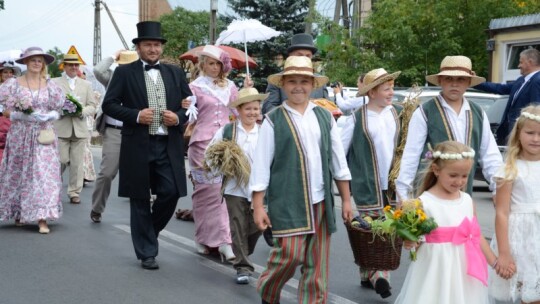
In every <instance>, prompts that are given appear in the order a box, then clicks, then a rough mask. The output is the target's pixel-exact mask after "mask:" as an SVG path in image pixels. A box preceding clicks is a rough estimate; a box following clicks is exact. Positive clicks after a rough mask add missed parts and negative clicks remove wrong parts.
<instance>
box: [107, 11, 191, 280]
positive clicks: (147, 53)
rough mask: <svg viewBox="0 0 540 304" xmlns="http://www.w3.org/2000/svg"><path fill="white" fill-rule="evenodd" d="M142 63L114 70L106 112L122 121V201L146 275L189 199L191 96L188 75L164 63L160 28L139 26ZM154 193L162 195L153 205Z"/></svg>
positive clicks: (155, 24)
mask: <svg viewBox="0 0 540 304" xmlns="http://www.w3.org/2000/svg"><path fill="white" fill-rule="evenodd" d="M137 32H138V35H139V36H138V37H137V38H135V39H133V40H132V42H133V43H134V44H135V45H136V49H137V53H139V58H140V60H137V61H135V62H132V63H130V64H124V65H120V66H118V67H117V68H116V70H114V73H113V76H112V79H111V81H110V82H109V87H108V88H107V93H106V95H105V100H104V101H103V106H102V108H103V112H104V113H105V114H106V115H108V116H110V117H112V118H114V119H118V120H121V121H122V122H123V125H122V144H121V147H120V183H119V186H118V196H120V197H129V201H130V226H131V239H132V242H133V247H134V249H135V254H136V256H137V259H139V260H141V267H142V268H144V269H158V268H159V265H158V263H157V262H156V256H157V255H158V236H159V233H160V232H161V231H162V230H163V229H164V228H165V226H166V225H167V223H168V222H169V220H170V219H171V217H172V215H173V213H174V210H175V208H176V204H177V202H178V199H179V198H180V197H182V196H186V194H187V189H186V171H185V164H184V143H183V136H182V125H183V124H184V123H185V122H186V121H187V117H186V115H185V114H186V109H184V108H182V100H183V99H185V98H187V97H188V96H191V95H192V93H191V90H190V89H189V86H188V83H187V81H186V76H185V74H184V72H183V71H182V70H181V69H179V68H178V67H176V66H173V65H169V64H163V63H160V62H159V59H160V57H161V55H162V53H163V45H164V44H165V43H166V42H167V40H166V39H164V38H162V37H161V24H160V23H159V22H155V21H143V22H139V23H138V24H137ZM150 189H152V193H155V194H156V195H157V198H156V200H155V201H154V203H153V204H152V205H150V203H149V200H150Z"/></svg>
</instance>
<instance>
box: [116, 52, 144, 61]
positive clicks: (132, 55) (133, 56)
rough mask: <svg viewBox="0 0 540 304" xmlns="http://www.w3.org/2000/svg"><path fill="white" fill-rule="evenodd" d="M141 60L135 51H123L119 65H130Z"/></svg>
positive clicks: (119, 57)
mask: <svg viewBox="0 0 540 304" xmlns="http://www.w3.org/2000/svg"><path fill="white" fill-rule="evenodd" d="M138 59H139V54H137V52H135V51H122V52H120V55H119V56H118V60H117V61H116V63H117V64H128V63H132V62H133V61H135V60H138Z"/></svg>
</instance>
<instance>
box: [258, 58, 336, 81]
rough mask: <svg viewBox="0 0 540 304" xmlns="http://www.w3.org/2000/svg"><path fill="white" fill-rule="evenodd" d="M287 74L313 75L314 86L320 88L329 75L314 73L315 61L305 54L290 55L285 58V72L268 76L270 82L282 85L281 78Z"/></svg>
mask: <svg viewBox="0 0 540 304" xmlns="http://www.w3.org/2000/svg"><path fill="white" fill-rule="evenodd" d="M286 75H305V76H310V77H313V80H314V84H313V85H314V88H315V89H317V88H320V87H322V86H324V85H325V84H326V83H327V82H328V77H326V76H321V75H316V74H314V73H313V63H312V62H311V59H309V58H308V57H305V56H289V57H287V60H285V65H284V68H283V72H281V73H278V74H273V75H270V76H268V83H270V84H273V85H275V86H277V87H281V86H282V85H281V79H282V78H283V76H286Z"/></svg>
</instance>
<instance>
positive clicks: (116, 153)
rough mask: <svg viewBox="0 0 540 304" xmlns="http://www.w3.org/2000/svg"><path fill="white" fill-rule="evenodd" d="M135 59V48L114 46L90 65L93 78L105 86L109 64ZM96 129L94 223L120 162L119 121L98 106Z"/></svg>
mask: <svg viewBox="0 0 540 304" xmlns="http://www.w3.org/2000/svg"><path fill="white" fill-rule="evenodd" d="M138 59H139V55H137V52H135V51H127V50H118V51H117V52H116V53H115V54H114V55H113V56H110V57H107V58H105V59H103V60H102V61H101V62H99V63H98V64H97V65H96V66H95V67H94V74H95V75H96V79H97V80H98V81H99V82H101V84H103V85H104V86H105V87H107V86H108V85H109V81H110V80H111V77H112V73H113V70H112V69H111V66H112V65H113V64H114V63H116V64H117V65H124V64H128V63H132V62H134V61H136V60H138ZM96 130H97V131H98V132H99V134H101V136H102V143H103V144H102V149H101V165H100V170H99V173H98V176H97V178H96V185H95V187H94V192H93V193H92V210H91V211H90V219H91V220H92V221H93V222H94V223H100V222H101V214H102V213H103V212H104V211H105V205H106V204H107V198H108V197H109V194H110V193H111V184H112V181H113V179H114V178H115V177H116V174H117V173H118V168H119V162H120V144H121V142H122V140H121V139H122V135H121V134H120V132H121V131H122V121H120V120H117V119H114V118H112V117H110V116H108V115H105V114H103V110H102V109H101V108H99V109H98V111H97V117H96Z"/></svg>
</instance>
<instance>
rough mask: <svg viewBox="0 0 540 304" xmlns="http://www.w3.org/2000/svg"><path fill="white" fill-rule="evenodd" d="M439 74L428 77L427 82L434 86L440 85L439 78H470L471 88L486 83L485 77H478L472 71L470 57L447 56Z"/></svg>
mask: <svg viewBox="0 0 540 304" xmlns="http://www.w3.org/2000/svg"><path fill="white" fill-rule="evenodd" d="M440 70H441V71H440V72H439V73H438V74H433V75H428V76H426V80H427V81H429V82H430V83H432V84H434V85H440V84H439V76H455V77H460V76H461V77H469V78H470V79H471V84H470V85H469V86H470V87H474V86H475V85H478V84H481V83H482V82H485V81H486V79H485V78H484V77H479V76H476V74H475V73H474V71H473V70H472V63H471V59H469V57H465V56H446V57H444V59H443V60H442V62H441V68H440Z"/></svg>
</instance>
